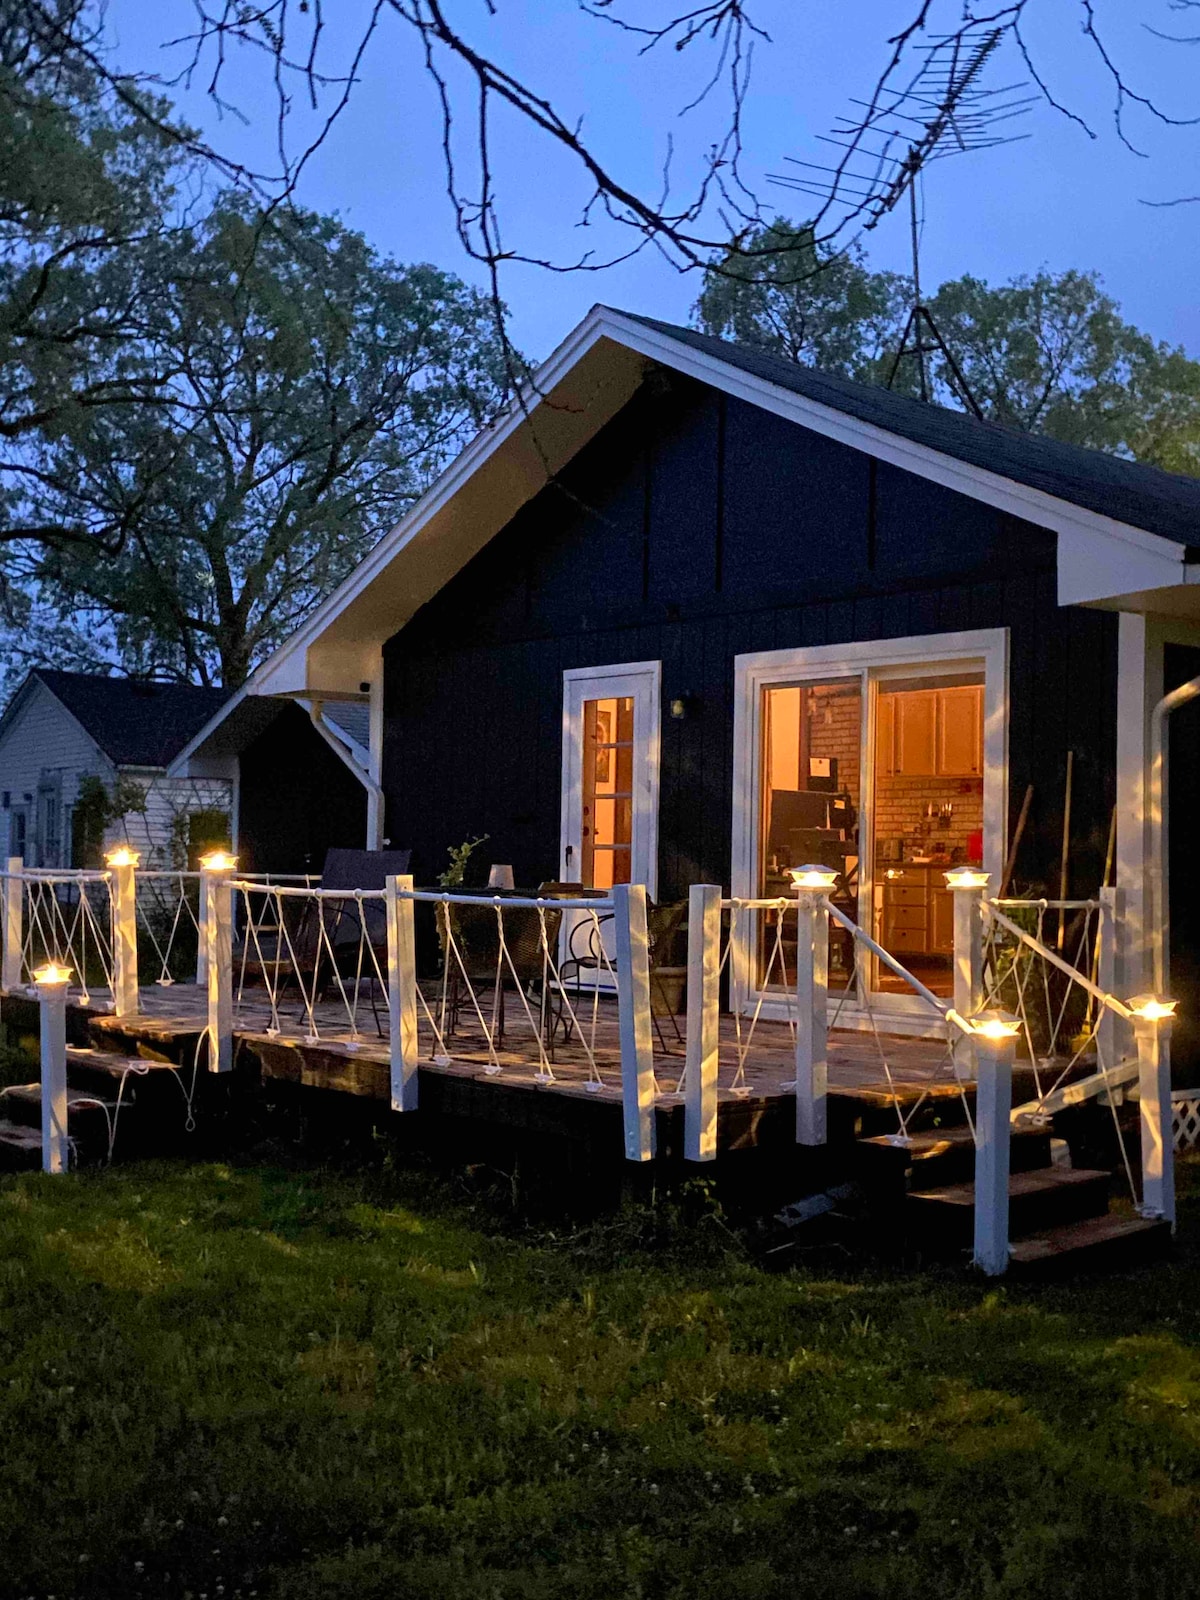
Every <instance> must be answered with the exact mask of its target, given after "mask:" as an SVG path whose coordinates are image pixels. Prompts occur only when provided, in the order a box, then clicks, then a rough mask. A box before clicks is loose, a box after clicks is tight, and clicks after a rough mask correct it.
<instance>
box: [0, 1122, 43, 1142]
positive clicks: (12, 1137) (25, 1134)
mask: <svg viewBox="0 0 1200 1600" xmlns="http://www.w3.org/2000/svg"><path fill="white" fill-rule="evenodd" d="M0 1144H4V1145H7V1146H9V1148H10V1149H13V1150H40V1149H41V1148H42V1130H41V1129H40V1128H27V1127H25V1126H24V1124H22V1123H20V1122H9V1121H8V1120H7V1118H2V1119H0Z"/></svg>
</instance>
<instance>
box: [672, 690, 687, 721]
mask: <svg viewBox="0 0 1200 1600" xmlns="http://www.w3.org/2000/svg"><path fill="white" fill-rule="evenodd" d="M692 699H693V697H692V696H691V695H690V694H677V695H675V696H674V698H673V699H671V700H669V701H668V702H667V710H668V711H669V712H670V713H671V715H672V716H673V717H674V718H675V720H676V722H682V721H683V719H684V717H686V716H689V715H690V714H691V710H692Z"/></svg>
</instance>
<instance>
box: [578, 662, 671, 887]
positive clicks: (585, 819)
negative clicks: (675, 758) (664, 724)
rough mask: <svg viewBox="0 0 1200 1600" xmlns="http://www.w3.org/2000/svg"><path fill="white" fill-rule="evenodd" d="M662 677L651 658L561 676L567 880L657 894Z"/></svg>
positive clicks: (589, 885)
mask: <svg viewBox="0 0 1200 1600" xmlns="http://www.w3.org/2000/svg"><path fill="white" fill-rule="evenodd" d="M661 681H662V669H661V665H660V663H659V662H657V661H640V662H635V663H632V664H629V663H627V664H624V665H621V666H612V667H589V668H587V669H585V670H578V671H572V672H567V673H564V675H563V792H562V859H561V862H560V870H561V877H562V879H563V880H564V881H565V882H568V883H582V884H583V885H584V886H585V887H587V888H590V889H595V890H597V891H598V892H599V893H601V894H604V893H607V892H608V890H609V889H611V888H612V886H613V885H614V884H617V883H644V884H645V885H646V888H647V890H648V891H649V893H650V894H651V896H653V895H654V893H655V891H656V888H657V881H656V880H657V877H658V780H659V732H660V709H659V701H660V693H661Z"/></svg>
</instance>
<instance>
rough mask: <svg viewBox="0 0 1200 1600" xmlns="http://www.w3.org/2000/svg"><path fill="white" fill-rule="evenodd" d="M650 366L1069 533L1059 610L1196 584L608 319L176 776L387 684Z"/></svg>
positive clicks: (1114, 541)
mask: <svg viewBox="0 0 1200 1600" xmlns="http://www.w3.org/2000/svg"><path fill="white" fill-rule="evenodd" d="M649 363H652V364H655V365H661V366H663V367H668V368H671V369H673V370H674V371H677V372H679V373H681V374H682V375H684V376H687V377H690V378H694V379H696V380H697V381H698V382H701V383H705V384H708V385H710V386H711V387H713V388H715V389H719V390H721V391H723V392H724V393H726V394H728V395H730V396H733V397H735V398H737V399H741V400H744V401H746V402H748V403H749V404H751V405H755V406H759V407H761V408H763V409H765V410H768V411H771V412H773V413H774V414H775V415H777V416H780V417H783V418H786V419H787V420H790V421H793V422H795V423H797V424H799V425H800V426H801V427H805V428H809V429H811V430H812V431H814V432H816V433H819V434H821V435H823V436H824V437H826V438H829V439H834V440H837V441H839V442H840V443H843V444H846V445H848V446H849V447H851V448H853V449H855V450H861V451H865V452H866V453H867V454H869V455H872V456H874V457H876V458H877V459H878V460H880V461H886V462H889V463H891V464H892V465H894V466H896V467H899V468H901V469H902V470H903V471H906V472H911V473H914V474H916V475H917V476H919V477H922V478H925V479H928V480H929V481H931V482H935V483H939V484H941V485H943V486H944V487H946V488H948V489H952V490H955V491H956V492H958V493H960V494H965V495H968V496H970V497H971V498H973V499H976V500H980V501H983V502H985V503H986V504H989V505H992V506H994V507H996V508H997V509H999V510H1003V511H1006V512H1009V513H1010V514H1012V515H1013V516H1016V517H1020V518H1022V519H1023V520H1025V521H1027V522H1031V523H1033V524H1035V525H1037V526H1040V527H1043V528H1046V529H1049V530H1050V531H1052V532H1054V533H1056V534H1057V535H1058V551H1059V556H1058V597H1059V602H1060V604H1063V605H1067V604H1085V605H1087V604H1091V605H1097V604H1099V605H1106V604H1107V605H1121V604H1122V602H1123V601H1124V600H1127V599H1129V598H1130V597H1131V596H1134V595H1140V594H1158V593H1165V592H1172V591H1174V589H1176V588H1177V587H1179V586H1181V585H1184V584H1190V583H1191V581H1192V579H1191V578H1190V577H1189V576H1188V573H1189V572H1190V570H1191V569H1189V568H1187V567H1186V566H1185V556H1186V554H1187V547H1186V546H1185V545H1183V544H1179V543H1177V542H1175V541H1174V540H1171V539H1166V538H1163V537H1162V536H1161V535H1159V534H1154V533H1149V532H1146V531H1145V530H1143V529H1140V528H1136V527H1133V526H1131V525H1129V524H1126V523H1122V522H1118V521H1116V520H1115V519H1113V518H1110V517H1105V516H1102V515H1100V514H1098V513H1096V512H1092V511H1088V510H1086V509H1084V508H1082V507H1080V506H1077V505H1075V504H1073V503H1072V502H1070V501H1067V500H1063V499H1060V498H1058V497H1057V496H1055V495H1051V494H1048V493H1046V492H1045V491H1044V490H1040V489H1036V488H1031V487H1029V486H1028V485H1025V484H1021V483H1017V482H1015V481H1014V480H1012V479H1010V478H1006V477H1004V476H1002V475H1001V474H999V473H995V472H990V471H988V470H987V469H985V468H982V467H979V466H976V465H974V464H973V463H970V462H966V461H962V460H959V459H958V458H957V457H955V456H951V455H948V454H944V453H943V452H940V451H938V450H935V449H932V448H931V447H930V446H928V445H924V444H920V443H917V442H914V441H913V440H910V439H906V438H904V437H903V436H902V435H899V434H895V433H890V432H888V431H887V430H886V429H885V428H882V427H879V426H877V425H876V424H873V423H869V422H865V421H862V420H861V419H859V418H857V417H853V416H850V415H849V414H847V413H846V412H844V411H839V410H837V409H835V408H834V407H832V406H829V405H826V404H823V403H822V402H819V401H816V400H813V399H810V398H809V397H807V396H804V395H800V394H797V393H795V392H794V391H793V390H791V389H785V388H783V387H781V386H780V385H778V384H775V383H772V382H771V381H770V380H769V379H766V378H763V377H761V376H759V375H757V374H754V373H749V372H746V371H744V370H742V369H741V368H740V367H735V366H732V365H731V364H729V363H727V362H724V361H722V360H720V358H719V357H717V356H715V355H713V354H711V353H710V352H708V351H705V350H701V349H697V348H695V347H694V346H692V345H690V344H686V343H684V342H683V341H681V340H678V339H673V338H671V337H670V335H669V334H667V333H664V332H662V331H661V330H659V329H657V328H651V327H648V326H646V325H645V324H644V323H642V322H639V321H638V320H637V319H635V318H632V317H627V316H624V315H622V313H620V312H619V311H614V310H612V309H611V308H609V307H606V306H596V307H594V308H593V310H592V311H591V312H589V314H588V315H587V316H586V317H585V318H584V320H583V321H582V322H581V323H580V324H579V326H578V327H577V328H575V329H574V330H573V332H572V333H571V334H570V335H569V336H568V337H567V339H565V340H564V341H563V343H562V344H561V345H560V346H559V347H558V349H557V350H555V352H554V354H553V355H552V356H550V358H549V359H548V360H547V361H546V362H545V363H544V364H543V365H542V366H541V367H540V368H539V369H538V371H537V373H536V374H535V376H534V378H533V380H532V382H531V384H530V386H529V387H528V389H527V390H526V391H525V392H524V393H523V394H522V395H521V396H520V397H519V399H518V400H516V401H514V402H512V403H511V404H510V405H509V406H508V408H507V409H506V410H505V411H504V412H503V413H502V414H501V416H500V417H499V418H498V419H497V421H496V422H495V423H494V424H492V426H490V427H489V428H487V429H486V430H485V431H484V432H482V433H480V434H479V435H478V436H477V437H476V438H475V439H474V440H473V441H472V442H471V443H470V444H469V445H468V446H467V447H466V449H465V450H463V452H462V453H461V454H460V455H459V456H458V457H457V458H456V459H455V461H454V462H453V463H452V464H451V465H450V466H449V467H448V468H447V470H446V471H445V472H444V473H443V474H442V475H441V477H440V478H439V479H438V480H437V481H436V483H434V485H433V486H432V487H431V488H430V489H429V490H428V492H427V493H426V494H425V495H423V496H422V498H421V500H420V501H419V502H418V503H417V504H416V505H415V506H414V507H413V508H412V510H411V511H410V512H409V513H408V515H407V516H406V517H405V518H404V519H403V520H402V521H401V522H400V523H398V524H397V525H396V527H394V528H393V529H392V530H391V531H390V532H389V533H387V534H385V535H384V537H383V538H382V539H380V541H379V543H378V544H377V545H376V546H375V547H374V549H373V550H371V551H370V552H369V553H368V555H367V556H365V557H364V559H363V560H362V561H361V562H360V564H359V565H358V567H357V568H356V569H355V571H354V572H353V573H352V574H351V575H350V576H349V577H348V578H347V579H346V580H345V582H344V583H342V584H341V585H340V587H339V588H338V589H336V590H335V591H334V593H333V594H332V595H330V596H329V598H328V599H327V600H326V601H325V602H324V603H323V604H322V605H321V606H319V607H318V608H317V610H316V611H314V613H313V614H312V616H311V617H309V618H308V619H307V620H306V621H305V622H304V623H303V624H302V626H301V627H300V628H299V629H298V630H297V632H296V633H295V634H294V635H293V636H292V638H291V639H289V640H288V641H287V643H286V644H284V645H282V646H281V647H280V648H279V649H278V650H277V651H276V652H275V654H274V655H272V656H271V657H270V658H269V659H268V660H267V661H266V662H264V663H263V665H262V666H261V667H259V668H258V670H257V671H256V672H255V673H254V674H253V676H252V677H251V678H250V680H249V682H248V683H247V685H246V687H245V689H244V690H243V691H242V692H241V693H240V694H239V695H238V696H235V698H234V699H233V700H232V701H231V702H230V703H229V705H228V706H227V707H225V708H223V711H222V712H221V713H219V714H218V716H217V717H216V718H214V719H213V722H212V723H210V724H209V726H208V728H206V729H204V730H202V731H201V733H200V734H199V735H198V736H197V738H196V739H194V740H193V741H192V743H191V745H190V746H189V747H188V750H187V751H184V752H182V753H181V755H180V756H179V757H177V758H176V761H175V762H174V763H173V764H172V770H173V771H181V770H188V771H192V772H195V771H196V767H195V765H194V760H195V759H201V760H203V759H206V758H207V757H208V755H209V754H210V753H215V751H216V750H217V747H218V745H217V742H214V741H215V740H216V734H217V730H218V727H219V726H220V725H221V724H222V723H225V722H229V723H231V724H232V727H231V728H230V729H229V731H228V734H227V735H222V738H221V740H220V741H219V743H220V745H221V747H222V748H225V747H227V746H228V745H229V740H230V738H233V739H234V740H235V741H236V739H237V730H239V729H246V728H248V727H250V726H252V725H253V717H252V716H251V715H250V714H249V713H247V712H246V711H245V710H244V709H243V707H244V703H245V701H246V700H249V699H254V698H258V697H261V696H279V695H286V696H306V697H312V696H315V695H318V694H320V695H322V696H323V697H325V698H332V697H334V696H346V697H350V696H352V695H356V694H357V693H358V692H359V691H360V689H361V685H362V684H363V683H364V682H369V681H371V680H372V679H373V678H375V677H376V676H377V673H378V664H379V652H380V650H381V649H382V647H383V645H384V643H385V642H386V641H387V640H388V639H389V638H391V637H392V635H393V634H395V633H396V632H397V631H398V630H399V629H400V628H402V627H403V626H404V625H405V623H406V622H408V621H409V619H410V618H411V617H412V616H413V615H414V613H415V612H416V611H417V610H418V609H419V608H420V607H421V606H422V605H424V604H425V603H426V602H427V601H428V600H430V599H431V598H432V597H433V596H434V595H435V594H436V593H437V592H438V590H439V589H441V588H442V587H443V585H444V584H446V583H447V582H448V581H449V580H450V579H451V578H452V577H453V576H454V575H455V573H457V572H458V571H459V570H460V569H461V568H462V567H463V566H465V565H466V563H467V562H468V561H470V560H471V558H472V557H473V556H475V555H476V554H477V553H478V552H479V551H480V550H481V549H482V548H483V547H484V545H485V544H487V542H488V541H489V540H490V539H491V538H493V537H494V536H495V535H496V534H497V533H498V532H499V531H500V530H501V529H502V528H503V527H504V526H505V525H506V524H507V523H508V522H509V521H511V519H512V518H513V517H514V516H515V515H516V513H517V512H518V511H519V510H520V509H521V507H522V506H523V505H525V504H526V503H527V502H528V501H530V500H531V499H532V498H533V497H534V496H535V495H536V494H538V493H539V492H540V491H541V490H542V489H544V488H545V487H546V484H547V482H548V481H550V480H551V479H552V478H553V476H554V475H555V474H556V473H558V472H559V471H561V470H562V468H563V467H564V466H565V465H566V464H567V462H568V461H570V459H571V458H572V457H573V456H574V455H575V454H576V453H577V452H578V451H579V450H580V449H581V448H582V447H583V446H584V445H585V444H586V443H587V442H588V440H589V439H591V438H592V437H593V436H594V435H595V434H596V433H597V432H598V431H599V430H600V429H601V428H602V427H603V426H604V424H605V423H606V422H608V421H609V420H610V419H611V418H612V417H613V416H615V415H616V413H617V412H618V411H619V410H620V409H621V407H622V406H623V405H625V404H626V403H627V402H628V401H629V400H630V399H631V398H632V396H633V395H634V393H635V392H636V390H637V388H638V386H639V385H640V383H641V381H642V378H643V376H644V374H645V371H646V368H647V364H649ZM1189 599H1190V595H1189ZM1122 608H1124V607H1123V606H1122ZM1132 609H1136V607H1132ZM248 717H249V721H248V720H247V718H248ZM251 736H252V735H251ZM237 747H239V748H240V745H239V746H237Z"/></svg>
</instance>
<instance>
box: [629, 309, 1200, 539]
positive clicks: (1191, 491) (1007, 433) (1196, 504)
mask: <svg viewBox="0 0 1200 1600" xmlns="http://www.w3.org/2000/svg"><path fill="white" fill-rule="evenodd" d="M618 315H619V316H623V317H628V318H629V320H630V321H631V322H640V323H641V324H642V325H643V326H644V327H647V328H653V329H654V330H655V331H656V332H658V333H662V334H666V335H667V336H668V337H669V338H672V339H676V340H678V341H679V342H680V343H682V344H686V345H690V346H691V347H692V348H693V349H696V350H702V351H703V352H704V353H705V354H706V355H711V356H715V357H716V359H717V360H718V361H723V362H725V363H726V364H727V365H729V366H731V367H738V368H740V369H741V370H742V371H743V372H748V373H751V374H752V375H753V376H755V377H758V378H763V379H765V380H766V381H767V382H768V383H773V384H777V385H778V386H779V387H780V388H782V389H790V390H791V391H792V392H793V393H794V394H799V395H803V396H804V397H805V398H806V399H809V400H815V401H817V402H819V403H820V404H821V405H826V406H829V407H831V408H832V409H833V410H834V411H842V412H844V413H845V414H846V415H847V416H852V417H857V418H858V419H859V420H860V421H861V422H868V423H872V424H874V425H875V426H876V427H878V428H883V429H885V430H886V431H887V432H888V433H894V434H898V435H899V436H900V437H901V438H905V439H911V440H912V441H913V442H914V443H915V444H923V445H927V446H928V447H929V448H930V449H931V450H938V451H940V452H941V453H942V454H943V455H948V456H954V457H956V458H957V459H958V460H959V461H965V462H969V463H970V464H971V465H972V466H976V467H983V468H985V469H986V470H987V471H989V472H995V473H998V474H999V475H1000V476H1001V477H1005V478H1009V479H1011V480H1012V481H1013V482H1014V483H1023V484H1025V485H1027V486H1028V487H1029V488H1031V489H1041V490H1042V491H1044V492H1045V493H1046V494H1051V495H1055V496H1057V498H1058V499H1060V500H1067V501H1070V502H1071V504H1073V505H1077V506H1082V507H1084V509H1085V510H1088V511H1094V512H1098V513H1099V514H1100V515H1102V516H1106V517H1113V518H1115V519H1116V520H1117V521H1118V522H1124V523H1128V524H1129V525H1130V526H1132V527H1135V528H1144V529H1145V530H1146V531H1147V532H1148V533H1157V534H1161V535H1162V536H1163V537H1164V538H1167V539H1175V540H1177V541H1178V542H1179V543H1180V544H1185V545H1189V546H1196V547H1200V478H1189V477H1184V476H1183V475H1182V474H1179V473H1174V472H1163V471H1162V470H1161V469H1160V468H1158V467H1150V466H1146V465H1144V464H1143V463H1141V462H1137V461H1127V460H1125V459H1124V458H1123V457H1121V456H1113V455H1107V454H1106V453H1105V452H1104V451H1101V450H1088V449H1084V448H1083V447H1082V446H1081V445H1073V444H1063V443H1061V442H1060V441H1059V440H1057V439H1047V438H1044V437H1042V436H1040V435H1038V434H1032V433H1019V432H1017V431H1016V430H1015V429H1012V428H1005V427H1002V426H1001V425H1000V424H999V423H995V422H980V421H978V420H977V419H976V418H975V417H972V416H969V415H968V414H967V413H965V412H961V411H949V410H947V409H946V408H945V407H944V406H935V405H927V404H926V403H925V402H923V401H921V400H913V399H911V398H910V397H909V396H908V395H901V394H893V393H892V392H891V390H889V389H882V388H876V387H875V386H874V385H872V384H865V383H854V382H852V381H851V380H850V379H848V378H835V377H833V376H831V375H830V374H829V373H825V372H818V371H817V370H816V369H815V368H813V367H802V366H799V365H797V363H796V362H794V361H788V360H786V359H784V358H783V357H782V356H776V355H771V354H770V353H769V352H767V351H765V350H756V349H754V348H753V347H752V346H750V345H743V344H734V343H732V342H731V341H730V340H728V339H718V338H715V337H714V336H713V335H712V334H707V333H699V332H697V331H696V329H694V328H682V327H679V326H678V325H677V324H675V323H673V322H659V321H658V320H657V319H656V318H654V317H642V316H638V315H636V314H635V313H634V312H631V311H619V312H618ZM1197 554H1198V555H1200V549H1198V550H1197Z"/></svg>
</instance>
